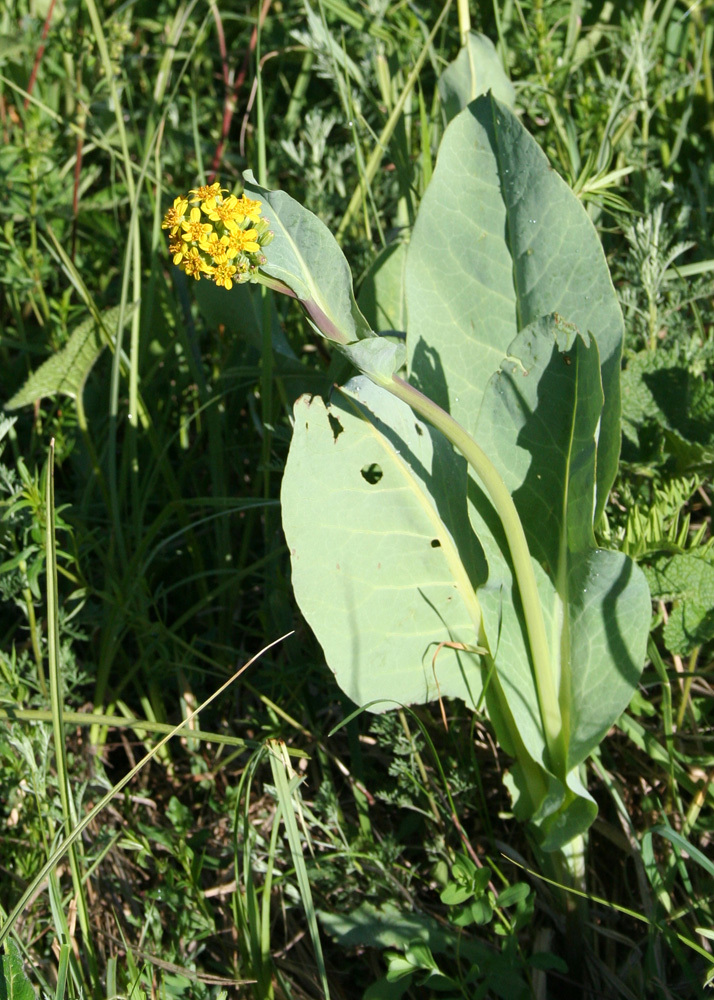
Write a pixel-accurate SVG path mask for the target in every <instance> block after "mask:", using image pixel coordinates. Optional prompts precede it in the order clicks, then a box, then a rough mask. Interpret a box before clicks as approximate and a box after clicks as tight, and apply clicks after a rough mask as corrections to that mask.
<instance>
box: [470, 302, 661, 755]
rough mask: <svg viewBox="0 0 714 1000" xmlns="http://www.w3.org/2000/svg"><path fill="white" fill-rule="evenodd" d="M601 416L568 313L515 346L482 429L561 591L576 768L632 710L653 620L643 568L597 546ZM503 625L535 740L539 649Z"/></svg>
mask: <svg viewBox="0 0 714 1000" xmlns="http://www.w3.org/2000/svg"><path fill="white" fill-rule="evenodd" d="M601 408H602V390H601V387H600V364H599V359H598V352H597V347H596V345H595V343H594V341H592V340H590V341H587V340H586V339H585V338H583V337H581V336H580V335H579V334H578V333H577V331H575V330H574V329H573V328H572V327H570V326H568V325H567V324H565V323H563V321H562V320H560V319H559V318H558V317H548V318H545V319H543V320H540V321H538V322H536V323H534V324H532V325H531V326H530V327H528V328H527V329H526V330H524V331H523V332H522V333H520V334H519V335H518V337H516V339H515V340H514V342H513V344H512V345H511V347H510V350H509V352H508V357H507V358H506V359H505V360H504V361H503V363H502V365H501V368H500V370H499V372H498V373H497V374H496V375H495V376H494V377H493V378H492V380H491V382H490V383H489V385H488V387H487V389H486V393H485V395H484V399H483V403H482V406H481V413H480V417H479V422H478V425H477V428H476V436H477V438H478V440H479V441H480V443H481V444H482V446H483V447H484V449H485V450H486V452H487V453H488V454H489V455H490V456H491V457H492V460H493V462H494V464H495V465H496V467H497V469H498V470H499V472H500V473H501V476H502V478H503V480H504V482H505V483H506V485H507V486H508V488H509V490H510V492H511V494H512V496H513V499H514V502H515V503H516V507H517V509H518V512H519V514H520V518H521V522H522V524H523V526H524V530H525V532H526V537H527V539H528V543H529V548H530V550H531V553H532V554H533V555H534V556H535V557H536V558H537V559H538V560H539V561H540V562H541V563H542V566H543V567H544V568H545V569H546V570H547V572H548V574H549V576H550V578H551V579H552V581H553V585H552V587H551V588H550V593H548V588H547V587H546V586H545V585H544V584H541V585H540V592H541V602H542V604H543V607H544V611H545V613H546V623H547V626H548V628H549V631H550V649H551V660H552V668H553V670H554V671H555V674H556V677H557V678H558V686H559V705H560V713H561V718H562V721H563V726H564V730H565V735H566V748H567V764H568V768H569V769H571V768H573V767H575V766H576V765H577V764H578V763H580V761H582V760H583V759H584V758H585V757H586V756H587V754H588V753H589V752H590V751H591V750H592V749H593V747H594V746H596V745H597V743H598V742H599V741H600V739H601V738H602V736H603V735H604V734H605V733H606V732H607V730H608V729H609V728H610V726H611V725H612V724H613V722H614V721H615V720H616V719H617V717H618V716H619V715H620V713H621V712H622V710H623V708H624V707H625V706H626V705H627V703H628V701H629V699H630V697H631V694H632V690H633V688H634V687H635V685H636V684H637V680H638V678H639V674H640V671H641V669H642V665H643V663H644V653H645V644H646V640H647V634H648V627H649V622H650V602H649V592H648V588H647V584H646V581H645V579H644V576H643V575H642V573H641V571H640V570H639V569H638V568H637V566H636V565H635V564H634V563H633V562H632V561H631V560H630V559H628V558H627V557H626V556H624V555H622V554H621V553H616V552H607V551H602V550H598V549H596V548H595V540H594V536H593V529H592V524H593V510H594V501H595V442H596V438H597V433H598V430H599V426H600V425H599V420H600V412H601ZM471 492H472V496H477V494H476V493H475V491H474V490H472V491H471ZM486 511H487V508H486V507H485V506H484V503H483V500H482V501H481V503H480V504H479V503H478V502H477V503H474V504H473V506H472V509H471V515H472V522H473V524H474V528H475V530H476V531H477V533H478V535H479V537H481V538H484V537H485V533H486V532H487V531H488V525H487V524H486V523H485V519H486V517H487V516H488V514H487V513H485V512H486ZM492 533H493V532H492ZM500 551H501V552H505V551H506V548H505V546H502V547H501V549H500ZM486 555H487V559H488V562H489V571H490V572H489V586H488V588H487V589H485V590H484V591H483V592H482V597H481V601H482V608H483V614H484V619H485V630H486V634H487V635H489V633H491V634H492V633H493V631H494V628H495V623H494V624H489V622H490V620H491V619H493V617H494V616H493V613H492V612H491V609H490V605H489V601H488V599H487V595H488V594H490V593H492V592H493V590H494V587H495V585H496V584H500V585H501V586H503V587H504V588H505V587H509V586H511V573H510V566H509V565H508V563H507V561H506V560H505V559H504V557H503V556H502V555H500V554H499V551H492V549H491V548H490V547H488V546H486ZM512 609H513V610H512V611H511V614H513V611H515V612H516V613H517V612H518V602H517V600H515V601H513V604H512ZM499 628H500V631H501V634H502V635H504V636H505V640H506V641H507V642H510V647H509V651H508V655H507V656H505V657H503V656H497V657H496V663H497V666H498V667H499V675H500V676H501V680H502V684H503V685H504V691H505V693H506V696H507V698H508V701H509V705H511V708H512V711H513V713H514V716H515V718H516V722H517V723H518V725H519V729H520V730H521V733H522V735H523V734H527V733H528V732H529V727H528V715H527V712H526V711H525V709H526V707H527V705H528V702H529V700H530V699H531V698H532V690H530V689H529V686H528V681H527V676H526V674H527V665H528V650H527V648H526V647H525V646H524V645H522V638H521V637H522V634H523V633H522V630H521V629H518V628H516V627H515V625H514V623H513V622H510V623H503V622H501V623H500V624H499ZM521 647H522V648H521ZM531 688H532V685H531ZM527 745H528V746H529V749H530V748H531V744H529V743H528V742H527ZM531 752H532V749H531Z"/></svg>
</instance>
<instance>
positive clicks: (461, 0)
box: [456, 0, 471, 48]
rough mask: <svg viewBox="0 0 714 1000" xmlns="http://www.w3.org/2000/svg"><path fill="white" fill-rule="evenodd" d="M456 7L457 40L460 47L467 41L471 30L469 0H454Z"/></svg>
mask: <svg viewBox="0 0 714 1000" xmlns="http://www.w3.org/2000/svg"><path fill="white" fill-rule="evenodd" d="M456 7H457V10H458V14H459V41H460V43H461V47H462V48H463V47H464V45H466V43H467V42H468V39H469V32H470V31H471V14H470V13H469V0H456Z"/></svg>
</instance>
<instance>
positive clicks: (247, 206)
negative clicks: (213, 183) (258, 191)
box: [236, 195, 263, 223]
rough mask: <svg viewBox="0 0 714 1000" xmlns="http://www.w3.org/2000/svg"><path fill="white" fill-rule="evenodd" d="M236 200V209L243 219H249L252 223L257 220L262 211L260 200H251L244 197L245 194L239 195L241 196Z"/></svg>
mask: <svg viewBox="0 0 714 1000" xmlns="http://www.w3.org/2000/svg"><path fill="white" fill-rule="evenodd" d="M236 201H237V205H238V211H239V212H240V213H241V216H242V218H243V219H250V221H251V222H254V223H257V222H258V221H259V219H260V213H261V212H262V211H263V209H262V203H261V202H259V201H251V199H250V198H246V196H245V195H241V197H240V198H238V199H236Z"/></svg>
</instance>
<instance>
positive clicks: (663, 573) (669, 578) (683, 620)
mask: <svg viewBox="0 0 714 1000" xmlns="http://www.w3.org/2000/svg"><path fill="white" fill-rule="evenodd" d="M644 572H645V575H646V577H647V580H648V581H649V585H650V589H651V591H652V597H653V598H654V599H655V600H661V601H667V602H672V608H671V610H670V613H669V616H668V618H667V623H666V625H665V627H664V632H663V636H664V641H665V645H666V647H667V649H668V650H669V651H670V653H675V654H677V655H679V656H688V655H689V654H690V653H691V652H692V650H693V649H694V648H695V647H696V646H700V645H701V644H702V643H704V642H708V641H709V640H710V639H714V566H712V564H711V562H710V561H709V559H708V558H706V557H705V558H702V557H700V556H696V555H693V554H690V553H687V552H682V553H675V554H674V555H672V554H669V553H663V554H662V555H660V556H658V557H656V558H655V559H654V560H653V561H652V563H651V564H650V565H649V566H645V567H644Z"/></svg>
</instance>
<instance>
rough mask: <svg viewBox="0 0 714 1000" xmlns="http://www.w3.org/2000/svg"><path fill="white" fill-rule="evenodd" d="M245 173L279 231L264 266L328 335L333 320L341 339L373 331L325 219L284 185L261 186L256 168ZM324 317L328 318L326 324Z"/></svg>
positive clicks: (247, 187) (250, 188) (247, 186)
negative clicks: (281, 187)
mask: <svg viewBox="0 0 714 1000" xmlns="http://www.w3.org/2000/svg"><path fill="white" fill-rule="evenodd" d="M243 177H244V180H245V191H246V194H248V195H250V197H251V198H256V199H258V200H259V201H261V202H263V206H264V215H265V217H266V218H268V219H269V221H270V228H271V230H272V231H273V232H274V233H275V238H274V239H273V242H272V243H271V244H270V246H269V248H268V251H267V254H266V256H267V263H266V264H265V265H264V266H263V267H262V268H261V270H262V271H264V272H265V274H268V275H270V276H271V277H273V278H278V279H279V280H280V281H283V282H284V283H285V284H286V285H287V286H288V287H289V288H291V289H292V290H293V292H295V294H296V295H297V297H298V299H299V300H300V301H301V302H302V303H303V304H304V305H305V306H306V307H307V311H308V315H309V316H310V318H311V320H312V321H313V324H314V325H316V326H317V327H319V332H320V333H322V335H323V336H328V332H327V326H328V325H329V326H331V328H332V330H333V331H334V333H335V335H336V336H335V340H336V341H337V342H340V341H341V342H342V343H351V342H353V341H356V340H361V339H362V338H364V337H373V336H374V333H373V332H372V330H370V328H369V324H368V323H367V321H366V320H365V318H364V316H363V315H362V313H361V312H360V311H359V309H358V308H357V303H356V302H355V297H354V292H353V290H352V275H351V273H350V269H349V265H348V263H347V260H346V259H345V255H344V254H343V253H342V251H341V250H340V248H339V246H338V244H337V241H336V240H335V237H334V236H333V235H332V233H331V232H330V230H329V229H328V228H327V226H326V225H325V223H324V222H321V221H320V219H318V218H317V216H316V215H313V213H312V212H310V211H309V210H308V209H307V208H304V207H303V206H302V205H301V204H300V202H298V201H295V199H294V198H291V197H290V195H289V194H286V193H285V192H284V191H269V190H268V189H267V188H264V187H261V186H260V185H259V184H258V183H257V182H256V180H255V178H254V177H253V174H252V172H251V171H250V170H246V171H245V172H244V174H243ZM322 317H324V320H325V321H326V324H324V325H323V326H320V323H319V319H320V318H322ZM329 339H331V338H329Z"/></svg>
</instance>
